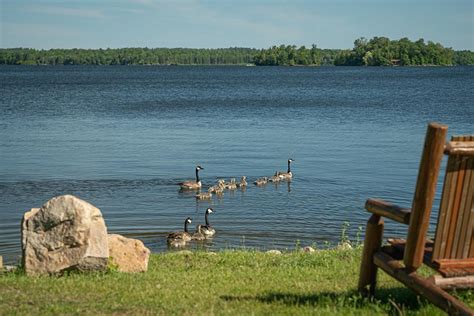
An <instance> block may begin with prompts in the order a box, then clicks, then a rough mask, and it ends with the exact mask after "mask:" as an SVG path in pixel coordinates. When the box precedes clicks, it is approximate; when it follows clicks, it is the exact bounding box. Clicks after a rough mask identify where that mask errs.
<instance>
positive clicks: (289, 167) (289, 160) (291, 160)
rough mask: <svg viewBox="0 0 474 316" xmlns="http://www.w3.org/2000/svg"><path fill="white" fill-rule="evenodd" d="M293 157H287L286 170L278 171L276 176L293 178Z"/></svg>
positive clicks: (283, 178) (282, 178)
mask: <svg viewBox="0 0 474 316" xmlns="http://www.w3.org/2000/svg"><path fill="white" fill-rule="evenodd" d="M293 161H294V160H293V159H291V158H290V159H288V171H287V172H283V171H280V172H278V176H279V177H280V179H281V180H291V178H293V173H291V163H292V162H293Z"/></svg>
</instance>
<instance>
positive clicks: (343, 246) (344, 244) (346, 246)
mask: <svg viewBox="0 0 474 316" xmlns="http://www.w3.org/2000/svg"><path fill="white" fill-rule="evenodd" d="M336 249H338V250H349V249H352V245H351V243H350V242H348V241H344V242H342V243H340V244H339V245H338V246H337V247H336Z"/></svg>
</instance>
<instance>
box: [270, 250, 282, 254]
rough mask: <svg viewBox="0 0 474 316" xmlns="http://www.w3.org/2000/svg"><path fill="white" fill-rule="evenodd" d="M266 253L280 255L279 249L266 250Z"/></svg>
mask: <svg viewBox="0 0 474 316" xmlns="http://www.w3.org/2000/svg"><path fill="white" fill-rule="evenodd" d="M267 253H269V254H272V255H281V251H280V250H275V249H273V250H268V251H267Z"/></svg>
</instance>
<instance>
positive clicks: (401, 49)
mask: <svg viewBox="0 0 474 316" xmlns="http://www.w3.org/2000/svg"><path fill="white" fill-rule="evenodd" d="M0 65H257V66H326V65H335V66H423V65H429V66H453V65H474V52H472V51H468V50H463V51H454V50H453V49H452V48H446V47H444V46H443V45H441V44H440V43H434V42H432V41H428V42H425V41H424V39H419V40H417V41H414V42H413V41H410V40H409V39H408V38H402V39H400V40H390V39H388V38H386V37H374V38H372V39H370V40H367V39H365V38H359V39H357V40H355V42H354V48H353V49H351V50H343V49H321V48H318V47H317V46H316V45H314V44H313V45H312V46H311V48H306V47H305V46H300V47H297V46H295V45H280V46H272V47H270V48H268V49H254V48H239V47H231V48H218V49H194V48H116V49H111V48H107V49H76V48H74V49H49V50H37V49H32V48H3V49H0Z"/></svg>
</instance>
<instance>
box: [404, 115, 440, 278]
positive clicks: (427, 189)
mask: <svg viewBox="0 0 474 316" xmlns="http://www.w3.org/2000/svg"><path fill="white" fill-rule="evenodd" d="M447 131H448V127H447V126H446V125H441V124H437V123H430V124H429V125H428V130H427V132H426V137H425V144H424V147H423V154H422V156H421V161H420V168H419V171H418V178H417V181H416V189H415V195H414V197H413V203H412V207H411V215H410V224H409V226H408V236H407V242H406V247H405V251H404V254H403V263H404V264H405V268H406V269H407V270H408V271H415V270H416V269H418V267H420V266H421V264H422V263H423V257H424V250H425V241H426V232H427V230H428V225H429V220H430V214H431V207H432V205H433V200H434V197H435V191H436V184H437V182H438V173H439V169H440V166H441V160H442V158H443V152H444V145H445V142H446V133H447Z"/></svg>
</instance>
